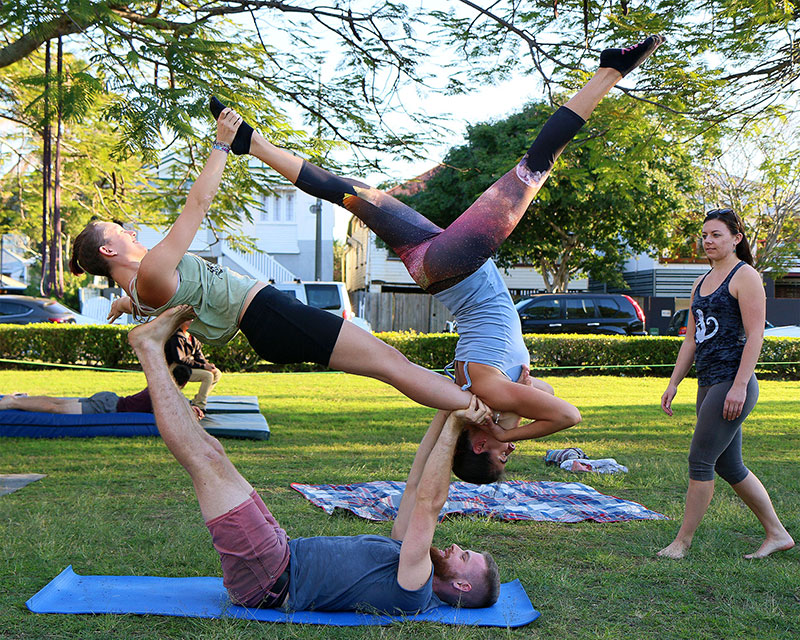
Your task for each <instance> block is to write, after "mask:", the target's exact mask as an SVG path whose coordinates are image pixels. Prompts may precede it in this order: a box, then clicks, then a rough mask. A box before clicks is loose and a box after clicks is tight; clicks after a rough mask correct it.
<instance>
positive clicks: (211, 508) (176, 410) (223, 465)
mask: <svg viewBox="0 0 800 640" xmlns="http://www.w3.org/2000/svg"><path fill="white" fill-rule="evenodd" d="M192 315H193V312H192V309H191V307H187V306H180V307H175V308H173V309H169V310H167V311H165V312H164V313H162V314H161V315H160V316H158V317H157V318H155V319H154V320H152V321H151V322H148V323H147V324H143V325H140V326H138V327H136V328H135V329H133V330H132V331H131V332H130V333H129V334H128V342H130V344H131V346H132V347H133V350H134V351H135V352H136V355H137V356H138V358H139V362H140V363H141V364H142V369H143V370H144V374H145V376H146V378H147V386H148V388H149V389H150V397H151V399H152V401H153V413H154V414H155V418H156V424H157V425H158V430H159V432H160V433H161V438H162V439H163V440H164V444H166V445H167V448H168V449H169V450H170V452H171V453H172V455H173V456H175V459H176V460H177V461H178V462H180V464H181V465H182V466H183V468H184V469H186V471H188V473H189V475H190V476H191V478H192V483H193V484H194V490H195V493H196V494H197V500H198V502H199V503H200V510H201V511H202V513H203V518H204V519H205V520H206V522H208V521H209V520H211V519H213V518H216V517H217V516H220V515H222V514H224V513H227V512H228V511H230V510H231V509H233V508H234V507H236V506H238V505H240V504H242V503H243V502H244V501H245V500H247V499H248V498H249V497H250V494H251V493H252V491H253V487H251V486H250V484H249V483H248V482H247V481H246V480H245V479H244V478H243V477H242V476H241V474H240V473H239V472H238V471H237V470H236V468H235V467H234V466H233V464H232V463H231V461H230V460H229V459H228V457H227V456H226V455H225V451H224V449H223V448H222V445H221V444H220V443H219V441H217V439H216V438H214V437H212V436H210V435H208V434H207V433H206V432H205V430H204V429H203V428H202V427H201V426H200V424H199V423H198V422H197V420H196V418H195V415H194V413H193V411H192V409H191V407H190V405H189V403H188V402H187V401H186V398H185V397H184V396H183V394H182V393H181V392H180V390H179V389H178V387H176V386H175V383H174V381H173V378H172V376H171V374H170V372H169V368H168V366H167V361H166V358H165V357H164V344H165V343H166V341H167V340H168V339H169V337H170V336H171V335H172V334H173V333H175V331H176V330H177V328H178V326H179V325H180V324H181V323H182V322H184V321H185V320H187V319H188V318H191V317H192Z"/></svg>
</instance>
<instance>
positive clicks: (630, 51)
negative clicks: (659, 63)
mask: <svg viewBox="0 0 800 640" xmlns="http://www.w3.org/2000/svg"><path fill="white" fill-rule="evenodd" d="M663 42H664V38H663V37H662V36H649V37H647V38H645V39H644V40H643V41H642V42H640V43H639V44H637V45H635V46H633V47H626V48H624V49H606V50H605V51H603V52H602V53H601V54H600V68H601V69H602V68H603V67H607V68H611V69H616V70H617V71H619V72H620V73H621V74H622V75H623V76H626V75H628V74H629V73H630V72H631V71H633V70H634V69H635V68H636V67H638V66H639V65H640V64H642V62H644V61H645V60H646V59H647V58H648V57H649V56H650V54H651V53H653V51H655V50H656V49H658V47H659V46H660V45H661V44H663Z"/></svg>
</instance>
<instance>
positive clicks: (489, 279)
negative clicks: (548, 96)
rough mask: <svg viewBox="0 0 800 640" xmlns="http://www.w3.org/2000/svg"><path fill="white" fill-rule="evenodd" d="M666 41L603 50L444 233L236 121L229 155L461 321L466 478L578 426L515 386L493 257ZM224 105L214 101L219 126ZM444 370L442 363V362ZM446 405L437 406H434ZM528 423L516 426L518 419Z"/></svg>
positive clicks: (513, 352)
mask: <svg viewBox="0 0 800 640" xmlns="http://www.w3.org/2000/svg"><path fill="white" fill-rule="evenodd" d="M662 42H663V38H661V36H657V35H654V36H650V37H648V38H646V39H645V40H644V41H643V42H640V43H639V44H637V45H635V46H632V47H627V48H625V49H606V50H605V51H603V52H602V53H601V54H600V68H599V69H598V70H597V71H596V72H595V74H594V75H593V76H592V78H591V79H590V80H589V81H588V82H587V84H586V85H584V86H583V87H582V88H581V89H580V90H579V91H578V92H577V93H576V94H575V95H574V96H572V98H570V99H569V101H568V102H567V103H566V104H565V105H564V106H562V107H560V108H559V109H558V110H557V111H556V112H555V113H554V114H553V115H552V116H551V117H550V118H549V119H548V120H547V122H546V123H545V124H544V126H543V127H542V130H541V131H540V132H539V134H538V135H537V137H536V139H535V140H534V141H533V144H532V145H531V147H530V149H529V150H528V152H527V153H526V154H525V156H524V157H523V158H522V160H520V162H519V164H518V165H517V166H516V167H514V168H513V169H511V170H510V171H509V172H507V173H506V174H505V175H503V176H502V177H501V178H500V179H499V180H498V181H497V182H495V183H494V184H493V185H492V186H491V187H489V188H488V189H487V190H486V191H485V192H484V193H483V194H482V195H481V196H480V197H479V198H478V199H477V200H476V201H475V203H473V204H472V205H471V206H470V207H469V208H468V209H467V210H466V211H465V212H463V213H462V214H461V215H460V216H459V217H458V218H457V219H456V220H455V221H454V222H453V223H452V224H450V226H448V227H447V228H446V229H442V228H440V227H438V226H437V225H435V224H433V223H432V222H430V221H429V220H428V219H426V218H425V217H424V216H422V215H421V214H420V213H418V212H417V211H414V210H413V209H411V208H410V207H408V206H407V205H405V204H403V203H402V202H400V201H398V200H396V199H395V198H393V197H391V196H390V195H388V194H386V193H384V192H382V191H379V190H377V189H373V188H371V187H369V186H368V185H366V184H364V183H362V182H358V181H356V180H351V179H349V178H342V177H339V176H336V175H333V174H332V173H329V172H328V171H325V170H324V169H321V168H320V167H317V166H315V165H313V164H311V163H309V162H307V161H305V160H303V159H302V158H300V157H298V156H295V155H294V154H292V153H290V152H289V151H287V150H285V149H280V148H278V147H276V146H274V145H273V144H271V143H270V142H268V141H267V140H265V139H264V137H262V136H261V135H259V134H258V133H257V132H254V131H253V129H252V128H251V127H250V126H249V125H247V124H242V125H241V126H240V127H239V128H238V131H237V134H236V137H235V138H234V141H233V147H232V150H233V151H234V152H235V153H249V154H250V155H252V156H255V157H256V158H258V159H260V160H262V161H263V162H265V163H266V164H268V165H269V166H270V167H272V168H273V169H275V170H276V171H277V172H278V173H280V174H281V175H282V176H284V177H285V178H286V179H288V180H289V181H291V182H292V184H294V185H295V186H297V187H299V188H300V189H302V190H303V191H305V192H306V193H308V194H310V195H312V196H314V197H317V198H324V199H325V200H328V201H330V202H333V203H335V204H337V205H340V206H342V207H344V208H345V209H347V210H348V211H349V212H351V213H352V214H353V215H355V216H357V217H358V218H359V219H360V220H361V221H362V222H364V223H365V224H366V225H367V226H368V227H369V228H370V229H372V231H374V232H375V234H376V235H377V236H378V237H380V238H381V239H382V240H383V241H384V242H386V244H387V245H389V247H391V248H392V249H393V250H394V251H395V253H397V255H398V256H399V257H400V258H401V260H402V261H403V264H404V265H405V266H406V268H407V269H408V272H409V274H410V275H411V277H412V278H413V279H414V281H415V282H416V283H417V284H418V285H419V286H420V287H421V288H422V289H424V290H425V291H427V292H428V293H430V294H431V295H433V296H435V297H436V298H437V299H438V300H439V301H440V302H442V303H443V304H444V305H445V306H446V307H447V308H448V309H449V310H450V311H451V312H452V313H453V315H454V316H455V317H456V320H457V321H458V333H459V338H458V343H457V345H456V349H455V358H454V361H453V362H452V363H451V364H450V365H448V366H447V367H445V370H448V369H449V368H451V367H452V370H453V374H452V375H453V379H454V380H455V381H457V383H458V384H459V385H461V388H462V389H463V390H470V391H472V393H474V394H475V395H477V396H478V397H480V398H481V399H482V400H483V401H484V402H485V403H486V404H487V405H489V406H490V407H492V409H494V410H495V411H499V412H504V414H505V415H504V416H503V419H502V420H501V423H500V425H499V426H498V425H496V424H494V423H491V424H490V425H489V428H488V432H487V431H486V430H484V431H483V433H481V434H479V433H477V430H475V429H473V430H472V432H473V433H472V435H475V436H478V435H480V437H481V441H482V442H481V443H479V442H478V441H476V440H475V438H473V437H472V436H471V435H470V434H466V435H465V438H464V440H465V442H463V443H462V445H461V446H459V448H458V450H457V452H456V456H455V462H456V464H455V466H454V471H455V472H456V474H457V475H458V476H459V477H460V478H462V479H463V480H467V481H469V482H476V483H486V482H493V481H495V480H497V479H499V477H500V476H501V475H502V471H503V469H504V467H505V462H506V460H507V459H508V456H509V454H510V453H511V452H512V451H513V445H512V443H513V442H514V441H517V440H524V439H528V438H539V437H543V436H547V435H549V434H552V433H554V432H556V431H559V430H561V429H566V428H568V427H571V426H573V425H575V424H577V423H578V422H579V421H580V419H581V416H580V413H579V411H578V410H577V409H576V408H575V407H574V406H572V405H571V404H570V403H569V402H567V401H565V400H562V399H561V398H558V397H555V396H554V395H553V393H552V388H550V387H549V385H547V384H545V383H540V382H536V383H535V384H533V385H520V384H516V381H517V379H518V378H519V376H520V374H521V372H522V370H523V368H525V367H527V366H528V364H529V362H530V355H529V353H528V350H527V348H526V346H525V342H524V341H523V339H522V327H521V325H520V320H519V316H518V314H517V311H516V309H515V308H514V303H513V301H512V299H511V295H510V294H509V292H508V289H507V288H506V286H505V283H504V282H503V279H502V278H501V276H500V272H499V270H498V269H497V267H496V266H495V264H494V262H493V261H492V259H491V257H492V256H493V255H494V254H495V252H496V251H497V249H498V248H499V247H500V245H501V244H502V243H503V242H504V241H505V239H506V238H508V236H509V235H510V234H511V232H512V231H513V230H514V228H515V227H516V225H517V223H518V222H519V221H520V219H521V218H522V216H523V215H524V213H525V211H526V210H527V209H528V206H529V205H530V203H531V201H532V200H533V198H534V197H535V196H536V194H537V193H538V192H539V189H540V188H541V187H542V185H543V184H544V182H545V180H547V177H548V176H549V175H550V172H551V171H552V169H553V165H554V163H555V161H556V159H557V158H558V156H559V155H560V154H561V152H562V151H563V149H564V148H565V147H566V145H567V144H568V143H569V142H570V140H571V139H572V138H573V137H574V136H575V134H577V133H578V131H579V130H580V129H581V127H582V126H583V125H584V124H585V123H586V120H587V119H588V118H589V116H590V115H591V113H592V112H593V111H594V109H595V108H596V107H597V105H598V104H599V103H600V101H601V100H602V99H603V97H605V95H606V94H607V93H608V92H609V91H610V90H611V89H612V88H613V87H614V86H615V85H616V84H617V83H618V82H619V81H620V80H621V79H622V78H623V77H624V76H625V75H627V74H628V73H630V72H631V71H633V70H634V69H635V68H637V67H638V66H639V65H640V64H641V63H642V62H643V61H644V60H646V59H647V58H648V57H649V56H650V55H651V54H652V53H653V52H654V51H655V50H656V49H657V48H658V47H659V46H660V45H661V43H662ZM223 107H224V105H222V104H221V103H219V102H218V101H216V100H215V99H212V101H211V110H212V113H214V114H215V116H218V117H219V118H220V120H224V119H225V118H226V117H227V115H226V114H227V113H229V112H228V111H226V110H224V108H223ZM442 364H444V363H442ZM435 406H437V407H439V408H445V407H443V405H442V404H441V403H439V404H437V405H435ZM520 416H523V417H525V418H527V419H528V420H531V422H529V423H528V424H524V425H521V426H520V425H519V417H520Z"/></svg>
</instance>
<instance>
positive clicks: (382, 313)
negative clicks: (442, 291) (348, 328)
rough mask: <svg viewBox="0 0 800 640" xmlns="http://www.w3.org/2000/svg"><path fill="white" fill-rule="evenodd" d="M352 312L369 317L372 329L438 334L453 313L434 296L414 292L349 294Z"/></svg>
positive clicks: (451, 317) (358, 292) (367, 318)
mask: <svg viewBox="0 0 800 640" xmlns="http://www.w3.org/2000/svg"><path fill="white" fill-rule="evenodd" d="M350 298H351V300H352V304H353V311H354V313H356V315H359V316H361V317H362V318H364V319H366V320H367V321H368V322H369V323H370V324H371V325H372V330H373V331H408V330H409V329H413V330H414V331H419V332H420V333H439V332H442V331H445V330H446V328H447V322H449V321H452V320H453V315H452V314H451V313H450V312H449V311H448V310H447V309H446V308H445V306H444V305H443V304H442V303H441V302H439V301H438V300H437V299H436V298H434V297H433V296H431V295H428V294H427V293H425V294H421V293H420V294H415V293H367V292H365V291H353V292H351V293H350Z"/></svg>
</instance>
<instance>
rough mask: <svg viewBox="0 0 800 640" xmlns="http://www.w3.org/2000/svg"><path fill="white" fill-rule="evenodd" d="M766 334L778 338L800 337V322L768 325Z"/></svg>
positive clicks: (765, 330)
mask: <svg viewBox="0 0 800 640" xmlns="http://www.w3.org/2000/svg"><path fill="white" fill-rule="evenodd" d="M764 335H765V336H775V337H778V338H800V324H787V325H784V326H782V327H772V326H770V327H768V328H766V329H764Z"/></svg>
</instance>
